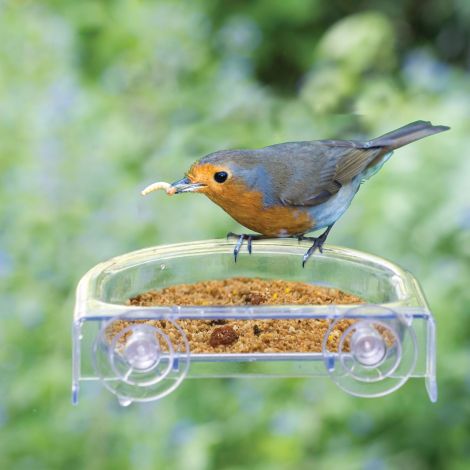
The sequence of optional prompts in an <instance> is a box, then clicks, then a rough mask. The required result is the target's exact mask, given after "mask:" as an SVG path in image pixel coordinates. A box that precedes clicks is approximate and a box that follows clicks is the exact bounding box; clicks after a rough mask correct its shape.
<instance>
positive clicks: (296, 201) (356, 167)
mask: <svg viewBox="0 0 470 470" xmlns="http://www.w3.org/2000/svg"><path fill="white" fill-rule="evenodd" d="M284 145H285V146H286V147H285V152H283V151H282V150H283V149H282V146H284ZM273 147H278V148H277V149H276V152H275V155H276V156H277V159H278V160H283V161H284V164H286V163H287V162H289V165H288V167H287V166H285V171H284V172H283V173H282V174H280V175H277V177H276V185H277V187H278V189H279V192H278V194H280V201H281V203H282V204H284V205H289V206H315V205H318V204H321V203H323V202H325V201H327V200H328V199H329V198H330V197H331V196H333V195H334V194H336V193H337V192H338V191H339V190H340V188H341V187H342V186H343V185H345V184H347V183H349V182H350V181H351V180H352V179H353V178H354V177H355V176H357V175H359V174H360V173H361V172H363V171H364V170H365V169H366V168H367V166H368V165H369V164H370V163H371V162H372V161H374V159H375V158H376V157H377V156H378V155H379V154H380V153H381V152H383V149H382V148H381V147H367V146H366V145H364V144H362V143H360V142H354V141H334V140H327V141H314V142H298V143H292V144H280V146H273ZM282 154H284V157H283V156H282ZM286 157H287V158H286Z"/></svg>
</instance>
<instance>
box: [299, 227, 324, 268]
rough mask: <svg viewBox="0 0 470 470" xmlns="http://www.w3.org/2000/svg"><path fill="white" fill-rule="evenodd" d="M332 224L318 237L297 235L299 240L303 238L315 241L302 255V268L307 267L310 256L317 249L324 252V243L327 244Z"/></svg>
mask: <svg viewBox="0 0 470 470" xmlns="http://www.w3.org/2000/svg"><path fill="white" fill-rule="evenodd" d="M331 227H332V225H330V226H329V227H328V228H327V229H326V230H325V231H324V232H323V233H322V234H321V235H320V236H318V237H304V236H300V237H297V238H298V240H299V242H300V241H301V240H310V241H313V245H312V246H311V247H310V248H309V249H308V250H307V251H306V253H305V254H304V256H303V257H302V268H305V263H306V262H307V261H308V259H309V258H310V256H312V255H313V253H315V251H316V250H318V251H319V252H320V253H321V254H323V245H324V244H325V241H326V239H327V237H328V234H329V233H330V230H331Z"/></svg>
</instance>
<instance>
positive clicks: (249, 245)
mask: <svg viewBox="0 0 470 470" xmlns="http://www.w3.org/2000/svg"><path fill="white" fill-rule="evenodd" d="M229 238H237V239H238V241H237V244H236V245H235V248H234V249H233V258H234V260H235V263H236V262H237V259H238V254H239V253H240V250H241V249H242V246H243V242H244V241H245V240H246V246H247V249H248V253H249V254H250V255H251V253H252V252H253V240H259V239H261V238H265V237H263V236H262V235H251V234H247V233H242V234H241V235H239V234H237V233H233V232H229V233H227V240H228V239H229Z"/></svg>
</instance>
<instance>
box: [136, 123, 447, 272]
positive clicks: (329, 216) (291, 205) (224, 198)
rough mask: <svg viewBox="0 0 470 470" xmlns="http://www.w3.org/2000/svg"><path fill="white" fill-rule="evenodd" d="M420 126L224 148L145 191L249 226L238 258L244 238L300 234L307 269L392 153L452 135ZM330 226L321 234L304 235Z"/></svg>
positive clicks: (240, 239)
mask: <svg viewBox="0 0 470 470" xmlns="http://www.w3.org/2000/svg"><path fill="white" fill-rule="evenodd" d="M448 129H449V127H447V126H433V125H432V124H431V123H430V122H426V121H416V122H413V123H411V124H408V125H406V126H404V127H400V128H399V129H396V130H394V131H392V132H389V133H387V134H385V135H383V136H381V137H377V138H376V139H372V140H369V141H367V142H359V141H355V140H314V141H306V142H287V143H283V144H276V145H270V146H269V147H264V148H261V149H255V150H222V151H219V152H214V153H211V154H209V155H207V156H205V157H203V158H201V159H200V160H198V161H197V162H195V163H194V164H193V165H192V166H191V168H190V169H189V171H188V172H187V174H186V176H185V177H184V178H183V179H181V180H179V181H176V182H174V183H173V184H171V185H170V184H168V183H154V184H153V185H150V186H148V187H147V188H146V189H145V190H144V191H143V192H142V193H143V194H147V193H149V192H151V191H153V190H155V189H160V188H162V189H165V190H166V191H167V193H168V194H175V193H176V194H179V193H189V192H192V193H202V194H205V195H206V196H207V197H208V198H209V199H211V200H212V201H213V202H215V203H216V204H218V205H219V206H220V207H221V208H222V209H223V210H224V211H226V212H227V213H228V214H230V215H231V216H232V217H233V218H234V219H235V220H236V221H237V222H239V223H240V224H242V225H243V226H245V227H247V228H249V229H250V230H253V231H254V232H257V234H241V235H237V234H234V233H229V234H228V236H234V237H237V238H238V241H237V244H236V246H235V249H234V257H235V261H237V256H238V254H239V252H240V249H241V247H242V244H243V242H244V241H245V240H246V242H247V247H248V251H249V253H250V254H251V251H252V241H253V240H257V239H261V238H280V237H296V238H298V239H299V240H309V241H311V242H312V246H311V247H310V248H309V249H308V251H307V252H306V253H305V255H304V256H303V260H302V266H305V263H306V262H307V260H308V259H309V258H310V256H311V255H312V254H313V253H314V252H315V251H316V250H319V251H320V252H323V249H322V248H323V244H324V243H325V240H326V238H327V237H328V234H329V233H330V230H331V228H332V227H333V225H334V224H335V222H336V221H337V220H338V219H339V218H340V217H341V216H342V215H343V214H344V212H345V211H346V209H347V208H348V207H349V205H350V204H351V201H352V199H353V198H354V196H355V194H356V193H357V191H358V189H359V186H360V185H361V183H363V182H364V181H365V180H367V179H369V178H370V177H371V176H373V175H374V174H375V173H377V171H379V170H380V168H381V167H382V166H383V164H384V163H385V162H386V161H387V160H388V159H389V158H390V156H391V155H392V153H393V151H394V150H395V149H397V148H399V147H403V146H404V145H407V144H409V143H411V142H414V141H415V140H419V139H422V138H424V137H427V136H430V135H433V134H437V133H438V132H443V131H446V130H448ZM322 228H326V230H325V231H324V232H323V233H322V234H321V235H319V236H318V237H307V236H306V235H305V234H307V233H309V232H311V231H314V230H319V229H322Z"/></svg>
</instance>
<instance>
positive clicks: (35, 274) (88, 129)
mask: <svg viewBox="0 0 470 470" xmlns="http://www.w3.org/2000/svg"><path fill="white" fill-rule="evenodd" d="M469 71H470V2H468V1H467V0H429V1H427V2H421V1H417V0H395V1H393V2H392V1H386V0H378V1H373V0H361V1H356V2H347V1H345V0H330V1H328V2H326V1H321V0H289V1H287V0H286V1H283V0H259V1H243V0H239V1H229V0H226V1H221V0H195V1H192V2H186V1H169V0H168V1H145V0H140V1H137V0H135V1H125V0H122V1H118V0H116V1H113V0H107V1H87V0H81V1H72V0H70V1H66V0H43V1H38V2H35V1H30V0H17V1H14V0H10V1H8V0H0V181H1V184H0V291H1V297H0V305H1V308H0V315H1V328H0V468H2V469H28V470H29V469H35V470H36V469H38V470H41V469H65V468H67V469H128V468H139V469H140V470H147V469H188V470H205V469H210V470H212V469H214V470H215V469H231V470H235V469H237V470H238V469H245V468H246V469H259V470H265V469H269V470H277V469H300V470H302V469H336V468H339V469H343V468H344V469H368V470H369V469H394V468H406V469H408V468H413V469H428V468H433V469H434V468H445V469H464V468H465V469H466V468H470V399H469V395H470V151H469V148H470V73H469ZM417 119H424V120H431V121H432V122H433V123H435V124H445V125H449V126H451V128H452V129H451V131H450V132H447V133H445V134H440V135H438V136H435V137H431V138H429V139H426V140H423V141H420V142H418V143H415V144H413V145H410V146H408V147H406V148H403V149H401V150H399V151H398V152H396V153H395V155H394V157H393V158H392V159H391V160H390V161H389V162H388V163H387V164H386V165H385V166H384V168H383V169H382V171H381V172H380V173H379V174H377V175H376V176H375V177H374V178H373V179H371V180H370V181H368V182H367V183H366V184H365V185H364V187H363V188H362V189H361V191H360V192H359V193H358V196H357V197H356V199H355V200H354V202H353V204H352V206H351V208H350V210H349V211H348V213H347V214H346V215H345V216H344V217H343V218H342V220H341V221H340V222H339V223H338V224H337V225H336V226H335V229H334V230H333V232H332V234H331V236H330V238H329V243H332V244H338V245H345V246H348V247H351V248H355V249H359V250H363V251H368V252H371V253H374V254H377V255H380V256H383V257H385V258H388V259H390V260H392V261H394V262H396V263H397V264H400V265H402V266H403V267H405V268H407V269H409V270H410V271H411V272H412V273H413V274H415V275H416V276H417V277H418V279H419V280H420V281H421V284H422V286H423V288H424V291H425V292H426V294H427V297H428V300H429V303H430V306H431V309H432V310H433V312H434V313H435V316H436V319H437V323H438V347H439V349H438V384H439V391H440V396H439V401H438V403H437V404H435V405H432V404H431V403H430V402H429V401H428V399H427V396H426V393H425V389H424V382H423V381H422V380H414V381H413V380H411V381H409V382H408V383H407V384H405V386H404V387H403V388H401V389H400V390H399V391H397V392H395V393H394V394H392V395H390V396H388V397H385V398H381V399H375V400H365V399H355V398H352V397H349V396H348V395H346V394H345V393H343V392H341V391H340V390H339V389H337V388H336V387H335V385H334V384H332V383H330V382H329V381H327V380H319V381H317V382H309V381H304V380H278V381H246V380H232V381H231V380H225V381H224V380H207V381H186V382H184V383H183V385H182V386H181V387H180V388H179V389H178V390H177V391H176V392H174V393H173V394H172V395H170V396H169V397H167V398H165V399H164V400H162V401H160V402H158V403H154V404H152V403H150V404H145V405H138V404H137V405H132V406H131V407H130V408H121V407H119V405H118V404H117V400H116V399H115V397H114V396H112V395H111V394H110V393H109V392H107V391H106V390H104V389H102V388H100V387H99V386H98V385H96V386H95V387H87V388H86V389H84V393H83V394H82V395H81V397H80V398H81V401H80V404H79V406H78V407H72V406H71V404H70V382H71V340H70V328H71V318H72V309H73V302H74V288H75V286H76V284H77V282H78V280H79V278H80V277H81V275H82V274H84V273H85V271H87V270H88V269H89V268H90V267H92V266H93V265H95V264H96V263H98V262H99V261H101V260H105V259H107V258H109V257H112V256H114V255H118V254H122V253H125V252H127V251H131V250H135V249H139V248H143V247H147V246H151V245H155V244H160V243H172V242H180V241H191V240H198V239H204V238H216V237H223V236H224V235H225V234H226V232H228V231H230V230H233V231H237V230H240V227H239V226H237V225H236V223H235V222H233V221H232V219H230V217H229V216H228V215H226V214H225V213H224V212H223V211H222V210H221V209H219V208H218V207H217V206H215V205H213V204H212V203H211V202H210V201H209V200H207V199H206V198H204V197H202V196H197V195H194V196H190V195H187V196H181V197H177V198H166V197H165V196H164V195H162V194H156V195H154V196H152V197H149V198H146V199H143V198H141V196H140V194H139V191H140V190H141V189H142V188H143V187H144V186H145V185H147V184H148V183H150V182H153V181H156V180H166V181H174V180H176V179H179V178H181V177H182V176H183V174H184V172H185V171H186V169H187V168H188V166H189V165H190V163H191V162H193V161H194V160H195V159H197V158H199V157H201V156H203V155H205V154H207V153H210V152H212V151H215V150H219V149H224V148H237V147H239V148H240V147H242V148H250V147H251V148H253V147H258V146H265V145H269V144H273V143H279V142H284V141H293V140H313V139H320V138H362V137H364V138H370V137H374V136H377V135H379V134H381V133H384V132H387V131H389V130H392V129H394V128H396V127H399V126H401V125H404V124H406V123H408V122H411V121H414V120H417Z"/></svg>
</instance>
